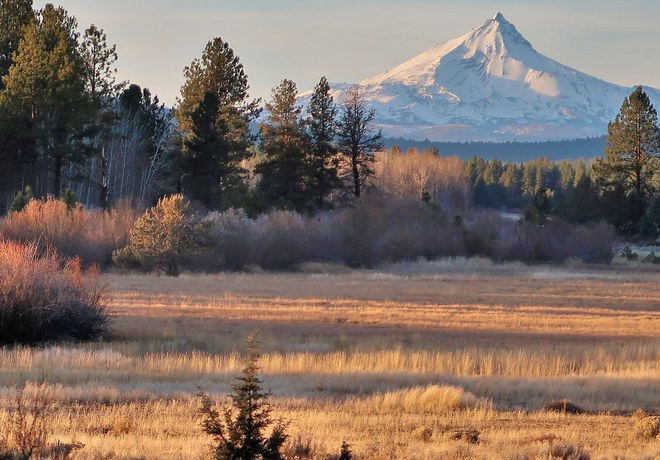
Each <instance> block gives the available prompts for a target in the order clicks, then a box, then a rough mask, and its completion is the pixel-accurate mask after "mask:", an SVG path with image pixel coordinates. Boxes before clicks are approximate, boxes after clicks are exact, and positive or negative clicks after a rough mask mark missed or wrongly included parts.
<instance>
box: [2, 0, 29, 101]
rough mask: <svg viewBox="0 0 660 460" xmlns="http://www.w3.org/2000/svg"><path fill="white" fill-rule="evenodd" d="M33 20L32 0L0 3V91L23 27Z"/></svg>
mask: <svg viewBox="0 0 660 460" xmlns="http://www.w3.org/2000/svg"><path fill="white" fill-rule="evenodd" d="M34 20H35V14H34V10H33V9H32V0H1V1H0V89H4V87H5V86H4V82H2V80H1V78H2V77H5V76H6V75H7V74H8V73H9V67H11V64H12V62H13V54H14V53H15V52H16V50H17V49H18V44H19V42H20V41H21V38H23V35H24V32H25V27H26V26H27V25H28V24H30V23H31V22H33V21H34Z"/></svg>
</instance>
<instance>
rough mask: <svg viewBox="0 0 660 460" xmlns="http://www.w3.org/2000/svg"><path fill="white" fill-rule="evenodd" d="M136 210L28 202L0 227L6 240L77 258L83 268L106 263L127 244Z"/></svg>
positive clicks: (121, 206) (51, 200) (51, 201)
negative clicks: (114, 252)
mask: <svg viewBox="0 0 660 460" xmlns="http://www.w3.org/2000/svg"><path fill="white" fill-rule="evenodd" d="M138 215H139V213H138V211H137V210H136V209H135V208H133V207H132V206H130V205H129V204H128V203H120V204H119V205H118V206H117V207H115V208H114V209H113V210H111V211H102V210H100V209H92V210H88V209H85V208H83V207H82V206H80V205H77V206H75V207H73V208H71V209H69V208H68V207H67V205H66V204H65V203H64V202H63V201H60V200H57V199H54V198H48V199H46V200H45V201H42V200H31V201H30V202H29V203H28V204H27V206H26V207H25V208H24V209H23V210H21V211H18V212H14V213H11V214H10V215H9V216H7V217H6V218H5V219H4V220H3V221H2V223H1V224H0V234H2V236H4V237H5V238H6V239H9V240H12V241H18V242H22V243H34V244H36V245H37V246H39V247H40V248H46V247H52V248H55V249H56V250H57V251H58V252H60V253H61V254H62V255H64V256H66V257H79V258H80V259H81V261H82V263H83V264H84V265H86V266H88V265H91V264H94V263H98V264H106V263H109V261H110V257H111V255H112V251H114V250H115V249H117V248H120V247H123V246H125V245H126V244H127V240H128V234H129V231H130V229H131V227H132V226H133V223H134V222H135V220H136V219H137V217H138Z"/></svg>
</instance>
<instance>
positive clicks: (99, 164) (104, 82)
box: [80, 24, 123, 209]
mask: <svg viewBox="0 0 660 460" xmlns="http://www.w3.org/2000/svg"><path fill="white" fill-rule="evenodd" d="M80 54H81V55H82V59H83V65H84V68H85V89H86V90H87V93H88V95H89V97H90V98H91V103H92V107H91V109H92V111H93V112H94V113H93V118H92V132H91V133H90V135H91V146H92V149H93V151H92V153H93V155H94V156H95V159H96V160H97V161H95V162H94V164H93V165H92V167H91V171H90V172H91V176H92V180H93V181H94V182H95V183H96V184H97V185H98V188H99V204H100V205H101V207H102V208H103V209H107V208H108V207H109V206H110V190H109V177H108V176H109V170H110V166H109V164H108V163H109V161H108V152H107V145H106V144H107V142H108V140H109V139H108V136H109V134H110V129H111V127H112V124H113V123H114V121H115V120H114V118H115V116H114V113H113V110H112V103H113V101H114V100H115V99H116V97H117V96H118V92H119V90H120V89H121V87H122V86H123V84H117V83H116V78H115V75H116V73H117V69H116V68H115V63H116V62H117V47H116V46H115V45H112V46H109V45H108V42H107V37H106V34H105V32H103V29H99V28H98V27H96V26H95V25H94V24H92V25H91V26H90V27H89V28H87V29H86V30H85V34H84V35H83V40H82V43H81V44H80Z"/></svg>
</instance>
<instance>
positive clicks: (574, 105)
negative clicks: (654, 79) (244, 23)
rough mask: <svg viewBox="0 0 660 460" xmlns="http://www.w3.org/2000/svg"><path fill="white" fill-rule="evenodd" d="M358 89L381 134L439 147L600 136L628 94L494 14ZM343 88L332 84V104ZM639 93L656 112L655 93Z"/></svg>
mask: <svg viewBox="0 0 660 460" xmlns="http://www.w3.org/2000/svg"><path fill="white" fill-rule="evenodd" d="M358 84H359V85H360V86H361V87H363V88H364V94H365V98H366V100H367V102H368V103H369V104H370V105H371V106H372V107H374V108H375V109H376V110H377V112H378V115H377V119H376V122H377V123H378V124H379V125H380V126H382V128H383V132H384V134H385V135H387V136H391V137H402V138H408V139H415V140H424V139H428V140H431V141H445V142H466V141H488V142H506V141H514V140H515V141H521V142H525V141H546V140H560V139H575V138H589V137H597V136H602V135H604V134H605V133H606V132H607V123H608V122H609V121H611V120H613V119H614V117H615V116H616V114H617V113H618V112H619V109H620V107H621V104H622V102H623V99H624V98H625V97H627V96H629V95H630V93H631V92H632V91H633V89H634V88H633V87H625V86H620V85H616V84H613V83H608V82H606V81H603V80H601V79H598V78H596V77H592V76H590V75H587V74H585V73H583V72H580V71H578V70H575V69H572V68H570V67H568V66H565V65H563V64H561V63H559V62H557V61H555V60H553V59H550V58H548V57H545V56H543V55H542V54H540V53H538V52H537V51H536V50H535V49H534V48H533V47H532V45H531V44H530V43H529V41H527V40H526V39H525V38H524V37H523V36H522V35H521V34H520V32H518V30H517V29H516V27H515V26H514V25H513V24H511V23H510V22H509V21H507V20H506V19H505V18H504V16H503V15H502V14H501V13H497V14H496V15H495V17H494V18H492V19H489V20H487V21H485V22H484V23H483V24H482V25H481V26H480V27H478V28H476V29H474V30H472V31H470V32H468V33H467V34H465V35H463V36H461V37H459V38H456V39H454V40H450V41H448V42H445V43H442V44H439V45H436V46H434V47H432V48H430V49H428V50H426V51H424V52H423V53H421V54H419V55H417V56H415V57H413V58H412V59H410V60H408V61H406V62H404V63H403V64H401V65H399V66H397V67H395V68H393V69H391V70H388V71H387V72H384V73H382V74H380V75H377V76H374V77H371V78H367V79H365V80H362V81H361V82H359V83H358ZM350 86H352V85H350V84H347V83H339V84H333V85H332V87H333V90H334V92H333V96H334V97H335V100H336V101H341V100H342V97H343V94H344V93H345V91H346V90H347V89H348V88H349V87H350ZM644 89H645V91H646V92H647V94H648V95H649V98H650V99H651V102H652V103H653V104H654V105H655V106H656V107H657V106H658V105H660V90H658V89H655V88H650V87H645V88H644ZM309 96H310V93H309V92H308V93H305V94H303V95H301V99H302V100H303V102H304V103H307V101H308V99H309Z"/></svg>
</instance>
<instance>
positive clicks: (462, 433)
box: [451, 428, 481, 444]
mask: <svg viewBox="0 0 660 460" xmlns="http://www.w3.org/2000/svg"><path fill="white" fill-rule="evenodd" d="M479 436H481V433H480V432H479V430H476V429H474V428H465V429H460V430H454V431H452V433H451V438H452V439H453V440H454V441H465V442H467V443H468V444H476V443H478V442H479Z"/></svg>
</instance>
